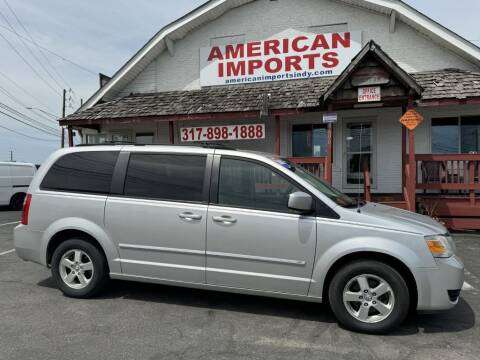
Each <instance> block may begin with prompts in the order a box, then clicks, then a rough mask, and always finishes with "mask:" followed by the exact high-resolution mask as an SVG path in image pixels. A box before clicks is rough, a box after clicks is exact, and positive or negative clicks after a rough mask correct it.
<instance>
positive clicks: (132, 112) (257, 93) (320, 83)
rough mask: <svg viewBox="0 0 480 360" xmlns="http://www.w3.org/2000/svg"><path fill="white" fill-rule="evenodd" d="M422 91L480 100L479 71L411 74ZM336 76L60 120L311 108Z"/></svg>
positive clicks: (212, 90) (190, 95) (184, 96)
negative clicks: (265, 106) (265, 107)
mask: <svg viewBox="0 0 480 360" xmlns="http://www.w3.org/2000/svg"><path fill="white" fill-rule="evenodd" d="M411 76H412V77H413V78H414V79H415V80H416V81H417V82H418V84H419V85H420V86H422V87H423V89H424V91H423V94H422V100H434V99H465V98H467V97H480V73H479V72H470V71H464V70H458V69H445V70H438V71H427V72H419V73H412V74H411ZM335 79H336V77H325V78H314V79H308V80H290V81H278V82H266V83H258V84H249V85H233V86H220V87H209V88H204V89H201V90H191V91H166V92H161V93H154V94H138V95H129V96H126V97H123V98H120V99H117V100H113V101H109V102H106V103H102V104H98V105H96V106H94V107H92V108H89V109H87V110H84V111H80V112H76V113H74V114H72V115H70V116H68V117H66V118H65V120H67V121H70V120H87V121H94V120H98V119H120V118H122V119H125V118H132V117H149V116H168V115H189V114H212V113H229V112H248V111H259V110H260V109H261V108H262V106H264V102H265V97H266V95H267V94H270V100H269V102H268V108H269V109H270V110H287V109H308V108H310V109H311V108H316V107H318V106H319V105H320V104H319V99H320V97H321V96H322V95H323V94H324V93H325V92H326V91H327V89H328V88H329V87H330V85H331V84H332V83H333V82H334V81H335Z"/></svg>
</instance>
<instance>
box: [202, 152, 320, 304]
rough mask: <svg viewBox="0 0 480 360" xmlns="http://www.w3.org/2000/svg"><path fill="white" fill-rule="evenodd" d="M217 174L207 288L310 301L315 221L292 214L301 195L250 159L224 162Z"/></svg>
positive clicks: (209, 234) (210, 218) (209, 225)
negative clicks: (292, 199)
mask: <svg viewBox="0 0 480 360" xmlns="http://www.w3.org/2000/svg"><path fill="white" fill-rule="evenodd" d="M218 173H219V174H218V185H217V187H218V191H217V193H218V195H217V199H214V200H215V201H214V202H216V204H213V205H210V207H209V210H208V223H207V283H208V284H212V285H221V286H228V287H235V288H243V289H253V290H264V291H274V292H282V293H290V294H298V295H306V294H307V292H308V288H309V285H310V279H311V275H312V269H313V262H314V259H315V246H316V244H315V241H316V221H315V217H310V216H301V215H299V214H296V213H295V212H293V211H291V210H289V209H288V207H287V204H288V196H289V195H290V194H291V193H293V192H296V191H299V189H298V188H297V187H296V186H295V185H294V184H293V183H291V182H290V181H289V180H288V179H287V178H286V177H284V176H283V175H281V174H280V173H279V172H277V171H275V170H273V169H271V168H269V167H266V166H265V165H263V164H261V163H258V162H254V161H250V160H245V159H239V158H226V157H222V159H221V162H220V169H219V171H218ZM213 181H215V180H213ZM214 187H215V186H214Z"/></svg>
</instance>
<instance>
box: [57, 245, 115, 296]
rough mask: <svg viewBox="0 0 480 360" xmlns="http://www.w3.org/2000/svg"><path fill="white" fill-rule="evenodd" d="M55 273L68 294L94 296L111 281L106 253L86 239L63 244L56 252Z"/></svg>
mask: <svg viewBox="0 0 480 360" xmlns="http://www.w3.org/2000/svg"><path fill="white" fill-rule="evenodd" d="M52 276H53V279H54V280H55V282H56V284H57V286H58V288H59V289H60V290H61V291H62V292H63V293H64V294H65V295H66V296H68V297H72V298H80V299H85V298H91V297H93V296H95V295H97V294H98V293H99V292H100V291H101V290H103V289H104V288H105V286H106V284H107V282H108V280H109V276H108V265H107V260H106V259H105V256H104V255H103V253H102V252H101V251H100V250H99V249H98V248H97V247H96V246H94V245H92V244H91V243H90V242H88V241H86V240H84V239H81V238H79V239H70V240H66V241H64V242H63V243H61V244H60V245H59V246H58V247H57V249H56V250H55V251H54V253H53V257H52Z"/></svg>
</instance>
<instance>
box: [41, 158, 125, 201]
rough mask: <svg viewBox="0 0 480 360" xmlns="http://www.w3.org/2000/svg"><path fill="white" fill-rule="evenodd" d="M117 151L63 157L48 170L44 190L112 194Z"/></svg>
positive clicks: (43, 185) (43, 182)
mask: <svg viewBox="0 0 480 360" xmlns="http://www.w3.org/2000/svg"><path fill="white" fill-rule="evenodd" d="M117 157H118V152H117V151H91V152H77V153H71V154H67V155H64V156H62V157H61V158H60V159H58V160H57V161H56V162H55V164H54V165H53V166H52V167H51V168H50V169H49V170H48V172H47V175H45V177H44V178H43V181H42V183H41V185H40V188H41V189H42V190H57V191H69V192H80V193H91V194H109V193H110V186H111V182H112V176H113V169H114V168H115V164H116V162H117Z"/></svg>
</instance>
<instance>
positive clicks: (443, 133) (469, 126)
mask: <svg viewBox="0 0 480 360" xmlns="http://www.w3.org/2000/svg"><path fill="white" fill-rule="evenodd" d="M478 152H480V116H463V117H449V118H438V119H432V153H433V154H458V153H463V154H468V153H478Z"/></svg>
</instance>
